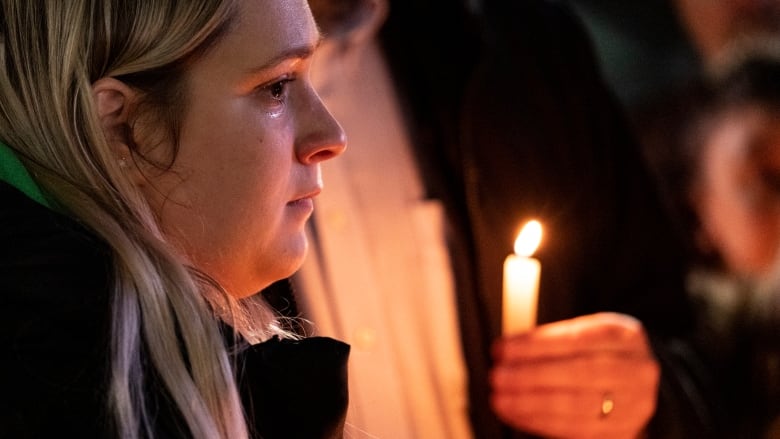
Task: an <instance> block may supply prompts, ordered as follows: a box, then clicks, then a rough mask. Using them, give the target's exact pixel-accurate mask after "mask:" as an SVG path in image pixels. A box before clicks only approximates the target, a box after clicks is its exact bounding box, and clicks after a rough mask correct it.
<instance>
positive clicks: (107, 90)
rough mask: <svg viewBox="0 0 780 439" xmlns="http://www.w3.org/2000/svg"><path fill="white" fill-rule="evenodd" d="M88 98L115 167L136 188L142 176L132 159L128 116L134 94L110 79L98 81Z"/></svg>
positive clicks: (129, 89) (132, 142) (133, 101)
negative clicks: (94, 109) (113, 156)
mask: <svg viewBox="0 0 780 439" xmlns="http://www.w3.org/2000/svg"><path fill="white" fill-rule="evenodd" d="M92 96H93V99H94V101H95V107H96V108H97V112H98V118H99V119H100V126H101V128H102V129H103V134H104V135H105V136H106V140H107V141H108V145H109V147H110V148H111V150H112V152H113V153H114V155H115V157H116V160H117V163H118V164H119V165H120V166H121V167H122V169H123V170H125V172H127V173H129V176H130V177H131V179H132V181H133V182H135V183H136V184H140V183H142V182H143V181H144V178H143V175H141V173H140V170H139V169H138V167H137V166H136V165H135V160H134V159H133V152H134V148H133V147H132V146H131V145H134V141H133V138H132V135H133V132H132V129H131V128H130V126H131V123H130V122H131V121H130V118H131V115H132V114H133V108H134V105H135V102H137V97H138V92H137V91H135V90H133V89H132V88H130V87H129V86H128V85H127V84H125V83H124V82H122V81H119V80H117V79H114V78H108V77H105V78H100V79H98V80H97V81H95V82H94V83H93V84H92Z"/></svg>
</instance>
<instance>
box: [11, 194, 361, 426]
mask: <svg viewBox="0 0 780 439" xmlns="http://www.w3.org/2000/svg"><path fill="white" fill-rule="evenodd" d="M0 206H2V207H0V243H2V244H1V245H0V350H1V351H2V360H1V361H0V438H50V437H82V438H97V437H115V434H112V433H113V432H112V430H111V428H112V427H111V425H112V424H111V422H110V417H109V416H108V412H107V405H106V399H107V397H106V394H107V388H108V378H107V374H108V371H109V361H110V358H109V355H110V354H109V352H110V349H109V340H110V326H111V325H110V300H111V298H110V297H109V291H110V282H111V252H110V251H109V249H108V248H107V246H106V245H105V244H104V243H103V242H102V241H101V240H99V239H98V238H97V237H96V236H95V235H94V234H92V233H90V232H89V231H87V230H86V229H85V228H83V227H81V226H80V225H79V224H78V223H77V222H75V221H73V220H72V219H70V218H68V217H65V216H62V215H60V214H58V213H56V212H53V211H51V210H49V209H47V208H45V207H43V206H41V205H39V204H37V203H36V202H34V201H32V200H31V199H29V198H27V197H26V196H25V195H24V194H22V193H21V192H19V191H18V190H16V189H15V188H14V187H12V186H9V185H8V184H6V183H3V182H0ZM228 332H229V331H228ZM226 339H230V340H233V337H232V336H227V337H226ZM239 343H241V342H239ZM236 347H238V348H239V349H234V348H236ZM229 351H230V352H237V353H236V354H235V355H236V356H237V358H236V362H237V364H238V365H239V372H238V373H237V376H238V380H239V389H240V392H241V396H242V400H243V403H244V407H245V410H246V412H247V415H248V417H249V419H250V420H252V421H251V423H252V425H251V427H250V428H251V429H252V430H253V433H254V434H255V437H258V438H260V437H262V438H307V439H308V438H340V437H342V431H343V424H344V418H345V415H346V408H347V399H348V398H347V368H346V361H347V357H348V355H349V346H348V345H346V344H344V343H341V342H339V341H336V340H333V339H328V338H324V337H313V338H309V339H304V340H301V341H292V340H280V339H278V338H274V339H271V340H269V341H267V342H265V343H261V344H258V345H254V346H249V345H248V344H247V345H245V346H229ZM149 375H150V376H151V377H152V379H151V383H150V384H149V393H148V398H149V402H150V405H151V406H152V407H154V408H155V409H156V411H157V418H156V419H155V420H154V422H155V425H156V427H158V428H157V430H158V431H159V437H162V438H180V437H188V436H189V434H188V433H187V431H186V427H183V423H182V422H180V420H179V419H178V415H177V414H176V413H177V412H176V410H175V408H173V407H171V406H170V405H168V403H167V402H168V397H167V393H166V391H165V390H164V388H163V386H162V385H161V384H160V382H159V381H158V380H155V379H154V373H153V371H150V374H149Z"/></svg>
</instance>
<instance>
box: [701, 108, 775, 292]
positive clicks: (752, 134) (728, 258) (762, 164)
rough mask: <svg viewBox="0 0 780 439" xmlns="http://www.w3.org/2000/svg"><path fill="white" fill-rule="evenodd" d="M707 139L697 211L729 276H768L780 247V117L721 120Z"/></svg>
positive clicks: (758, 113)
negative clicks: (732, 274) (734, 274)
mask: <svg viewBox="0 0 780 439" xmlns="http://www.w3.org/2000/svg"><path fill="white" fill-rule="evenodd" d="M712 127H713V129H712V130H711V131H710V133H709V135H708V137H707V138H706V139H705V142H704V145H703V146H704V148H703V149H702V155H701V157H700V158H701V160H700V168H699V172H698V178H697V180H696V183H695V184H694V191H693V205H694V208H695V209H696V210H697V214H698V216H699V218H700V220H701V225H702V232H703V233H704V235H705V239H706V240H707V241H708V242H709V245H710V246H712V247H713V249H714V250H715V251H716V252H717V253H719V254H720V256H721V257H722V259H723V261H724V262H725V264H726V268H727V269H729V270H730V271H732V272H734V273H736V274H738V275H741V276H745V277H753V278H755V277H763V276H764V275H768V274H769V272H770V270H772V269H773V268H774V266H775V263H776V258H777V256H778V247H780V111H777V110H775V111H771V110H765V109H764V110H762V109H761V108H759V107H757V106H748V107H742V108H740V109H734V110H731V111H728V112H726V113H725V114H722V115H721V116H720V117H719V118H717V120H716V121H714V123H713V125H712Z"/></svg>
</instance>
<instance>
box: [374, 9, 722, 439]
mask: <svg viewBox="0 0 780 439" xmlns="http://www.w3.org/2000/svg"><path fill="white" fill-rule="evenodd" d="M464 3H466V2H456V1H452V0H393V1H391V8H390V15H389V18H388V21H387V24H386V26H385V27H384V29H383V31H382V40H383V45H384V48H385V51H386V53H387V55H388V57H389V60H390V61H389V65H390V66H391V69H392V70H393V74H394V79H395V80H396V83H397V84H398V87H399V90H400V93H401V95H402V102H403V103H404V108H405V109H406V110H407V111H406V114H407V115H408V120H407V123H408V126H409V128H410V130H411V132H412V138H413V142H412V143H413V144H414V146H415V148H416V153H417V157H418V159H419V160H418V161H419V163H420V168H421V169H422V173H423V177H424V179H425V181H426V185H427V188H428V193H429V196H430V197H432V198H438V199H441V200H442V201H444V203H445V205H446V207H447V211H448V220H449V224H448V225H449V233H450V234H449V240H450V249H451V252H452V258H453V263H454V267H455V270H454V271H455V273H456V277H457V288H458V301H457V303H458V312H459V318H460V324H461V332H462V334H463V343H462V345H463V349H464V352H465V355H466V361H467V363H468V368H467V370H468V373H469V401H470V411H471V419H472V425H473V427H474V431H475V434H476V436H477V437H478V438H481V439H497V438H502V437H513V436H518V437H523V435H522V434H520V433H518V432H511V431H510V429H508V428H506V427H505V426H503V425H501V423H500V422H499V421H498V420H497V419H496V417H495V416H494V415H493V413H492V412H491V410H490V405H489V403H488V396H489V389H488V371H489V369H490V367H491V364H492V361H491V357H490V346H491V343H492V342H493V340H495V339H496V338H497V337H499V336H500V322H501V294H500V293H501V288H502V287H501V281H502V262H503V260H504V258H505V257H506V256H507V255H508V254H510V253H511V252H512V243H513V241H514V237H515V235H516V233H517V230H518V226H519V225H520V224H521V221H522V220H524V219H527V218H530V217H534V218H538V219H540V220H541V221H542V222H543V223H544V225H545V240H544V243H543V244H542V247H541V248H540V249H539V251H538V258H539V259H540V261H541V264H542V275H541V285H540V303H539V321H540V323H545V322H551V321H555V320H560V319H565V318H570V317H574V316H578V315H583V314H588V313H592V312H596V311H618V312H624V313H627V314H631V315H634V316H636V317H638V318H639V319H641V321H642V322H643V324H644V325H645V326H646V328H647V330H648V332H649V334H650V336H651V338H652V342H653V348H654V351H655V353H656V356H657V357H658V358H659V360H660V361H661V365H662V388H661V391H660V396H659V406H658V412H657V414H656V416H655V417H654V419H653V424H652V427H651V431H650V437H651V438H665V439H670V438H675V437H680V438H683V437H697V438H706V437H713V436H712V435H713V431H714V430H713V427H712V425H715V424H714V421H715V419H717V415H715V413H716V412H717V410H718V408H717V402H716V399H715V398H714V397H711V395H709V394H708V388H709V385H710V379H711V378H710V376H709V373H708V371H707V370H706V369H705V368H704V365H703V364H701V363H700V362H699V360H698V356H697V353H696V351H695V350H694V349H693V348H692V346H691V344H690V343H688V337H689V336H690V331H691V330H692V328H693V323H694V322H693V314H692V312H691V306H690V304H689V303H688V299H687V297H686V294H685V286H684V275H685V270H686V261H685V260H684V258H683V255H684V252H683V251H682V247H681V241H680V240H679V239H678V238H679V236H678V235H676V232H675V229H673V228H672V227H671V226H670V222H669V219H668V218H667V217H666V213H665V211H664V210H663V208H662V205H661V203H660V200H659V198H658V195H657V193H656V189H655V188H654V186H653V185H652V181H651V179H650V178H649V174H648V172H647V170H646V168H645V165H644V163H643V162H642V159H641V156H640V153H639V148H638V146H637V144H636V142H635V141H634V138H633V136H632V134H631V133H630V132H629V131H628V129H627V126H628V125H627V123H626V121H625V120H624V117H623V114H622V111H621V109H620V108H619V107H618V105H617V103H616V101H615V99H614V98H613V96H612V95H611V93H610V92H609V90H607V88H606V86H605V84H604V81H603V80H602V78H601V75H600V72H599V67H598V66H597V65H596V62H595V57H594V55H593V54H592V52H591V47H590V42H589V41H588V38H587V35H586V33H585V30H584V28H583V26H582V25H581V24H580V23H579V22H578V21H577V20H576V19H575V17H574V15H573V14H572V13H571V12H570V11H569V10H568V9H567V8H566V7H565V5H564V4H563V3H561V2H555V1H546V0H522V1H506V0H495V1H492V0H491V1H484V2H482V9H481V10H480V11H474V10H468V9H467V8H465V7H464ZM469 3H474V2H469ZM432 23H436V25H433V24H432Z"/></svg>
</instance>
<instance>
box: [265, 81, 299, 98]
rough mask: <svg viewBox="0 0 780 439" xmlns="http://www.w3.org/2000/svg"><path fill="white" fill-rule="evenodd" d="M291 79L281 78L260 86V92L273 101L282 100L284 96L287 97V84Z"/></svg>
mask: <svg viewBox="0 0 780 439" xmlns="http://www.w3.org/2000/svg"><path fill="white" fill-rule="evenodd" d="M292 81H293V79H292V78H284V79H281V80H279V81H276V82H274V83H271V84H268V85H265V86H263V87H261V88H260V92H261V93H262V94H263V95H266V96H267V97H269V98H270V99H272V100H274V101H278V102H284V100H285V98H286V97H287V89H288V85H289V83H290V82H292Z"/></svg>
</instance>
